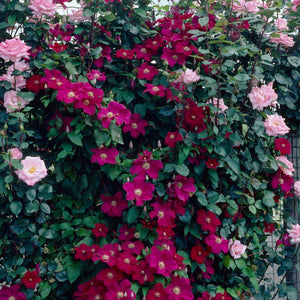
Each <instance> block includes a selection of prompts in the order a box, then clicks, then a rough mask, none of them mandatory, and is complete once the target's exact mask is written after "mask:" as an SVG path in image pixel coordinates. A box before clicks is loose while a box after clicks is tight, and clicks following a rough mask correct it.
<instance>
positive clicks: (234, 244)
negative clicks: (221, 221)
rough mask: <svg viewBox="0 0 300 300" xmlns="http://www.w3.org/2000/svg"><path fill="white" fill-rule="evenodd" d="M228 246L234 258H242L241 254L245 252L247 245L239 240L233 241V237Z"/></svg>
mask: <svg viewBox="0 0 300 300" xmlns="http://www.w3.org/2000/svg"><path fill="white" fill-rule="evenodd" d="M228 248H229V251H230V254H231V256H232V257H233V258H234V259H238V258H241V256H242V255H243V254H244V253H245V251H246V249H247V246H246V245H243V244H242V243H241V242H240V241H238V240H235V241H233V240H232V239H230V241H229V244H228Z"/></svg>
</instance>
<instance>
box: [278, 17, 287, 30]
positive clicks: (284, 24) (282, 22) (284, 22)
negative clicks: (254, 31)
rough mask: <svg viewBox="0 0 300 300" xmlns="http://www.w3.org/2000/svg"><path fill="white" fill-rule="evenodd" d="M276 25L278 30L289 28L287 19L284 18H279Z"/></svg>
mask: <svg viewBox="0 0 300 300" xmlns="http://www.w3.org/2000/svg"><path fill="white" fill-rule="evenodd" d="M275 25H276V27H277V28H278V30H285V29H289V28H288V26H287V20H286V19H284V18H279V19H277V20H276V21H275Z"/></svg>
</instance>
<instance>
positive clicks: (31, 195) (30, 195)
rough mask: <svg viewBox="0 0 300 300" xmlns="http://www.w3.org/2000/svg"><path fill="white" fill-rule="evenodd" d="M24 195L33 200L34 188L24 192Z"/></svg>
mask: <svg viewBox="0 0 300 300" xmlns="http://www.w3.org/2000/svg"><path fill="white" fill-rule="evenodd" d="M26 197H27V199H28V200H30V201H33V200H34V199H35V197H36V190H34V189H30V190H28V191H27V192H26Z"/></svg>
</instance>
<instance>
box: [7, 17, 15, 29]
mask: <svg viewBox="0 0 300 300" xmlns="http://www.w3.org/2000/svg"><path fill="white" fill-rule="evenodd" d="M15 22H16V15H9V16H8V18H7V23H8V25H9V26H14V25H15Z"/></svg>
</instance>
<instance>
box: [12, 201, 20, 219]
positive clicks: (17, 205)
mask: <svg viewBox="0 0 300 300" xmlns="http://www.w3.org/2000/svg"><path fill="white" fill-rule="evenodd" d="M22 208H23V204H22V202H20V201H13V202H11V203H10V210H11V212H12V213H13V214H14V215H16V216H17V215H18V214H19V213H20V212H21V211H22Z"/></svg>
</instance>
